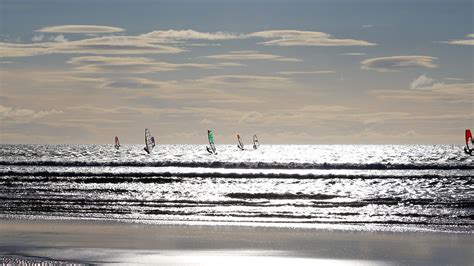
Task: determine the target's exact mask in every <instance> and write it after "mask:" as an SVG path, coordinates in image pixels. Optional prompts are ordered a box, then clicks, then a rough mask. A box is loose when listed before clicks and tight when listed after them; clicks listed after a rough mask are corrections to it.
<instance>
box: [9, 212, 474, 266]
mask: <svg viewBox="0 0 474 266" xmlns="http://www.w3.org/2000/svg"><path fill="white" fill-rule="evenodd" d="M0 243H1V244H0V245H1V246H0V262H1V261H2V260H1V259H3V260H4V261H5V259H11V258H17V259H18V258H19V259H20V260H24V261H28V258H36V259H38V258H44V259H45V261H50V262H54V261H55V260H59V261H68V262H70V261H72V262H83V263H143V262H144V263H147V262H148V263H150V262H159V263H160V264H164V265H187V264H190V262H192V263H197V264H199V263H204V264H215V265H217V264H218V262H220V264H222V263H223V262H222V259H226V260H227V259H231V261H235V262H238V261H241V260H245V261H250V262H254V263H270V262H272V261H273V260H276V261H281V262H283V261H286V263H299V264H305V263H323V264H325V263H328V264H334V263H340V264H345V263H347V265H351V264H364V265H365V264H373V263H375V264H384V263H387V264H392V263H400V264H420V263H421V264H429V265H435V264H456V265H467V264H469V263H472V261H474V255H473V254H471V253H472V252H471V251H472V247H473V246H474V237H473V236H472V234H469V233H465V234H463V233H446V232H443V233H436V232H380V231H374V232H369V231H350V230H344V231H342V230H324V229H315V228H287V227H285V228H283V227H258V226H257V227H251V226H232V225H214V226H212V225H176V224H174V225H171V224H168V225H165V224H161V225H157V224H142V223H125V222H119V221H91V220H44V219H43V220H20V219H16V220H15V219H1V220H0ZM261 260H263V261H261ZM242 263H244V262H242ZM272 263H273V262H272Z"/></svg>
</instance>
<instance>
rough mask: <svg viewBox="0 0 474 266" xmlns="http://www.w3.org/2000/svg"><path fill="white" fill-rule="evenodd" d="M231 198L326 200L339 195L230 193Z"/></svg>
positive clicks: (228, 195)
mask: <svg viewBox="0 0 474 266" xmlns="http://www.w3.org/2000/svg"><path fill="white" fill-rule="evenodd" d="M226 196H227V197H229V198H237V199H285V200H291V199H305V200H324V199H333V198H337V197H339V196H337V195H327V194H303V193H296V194H293V193H228V194H226Z"/></svg>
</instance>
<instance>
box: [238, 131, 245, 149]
mask: <svg viewBox="0 0 474 266" xmlns="http://www.w3.org/2000/svg"><path fill="white" fill-rule="evenodd" d="M237 141H238V142H239V144H237V147H238V148H239V149H240V150H242V151H243V150H244V143H243V142H242V138H241V137H240V135H239V134H237Z"/></svg>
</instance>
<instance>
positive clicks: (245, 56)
mask: <svg viewBox="0 0 474 266" xmlns="http://www.w3.org/2000/svg"><path fill="white" fill-rule="evenodd" d="M204 57H206V58H211V59H222V60H273V61H285V62H299V61H302V60H301V59H297V58H290V57H284V56H281V55H273V54H262V53H259V52H256V51H232V52H228V53H225V54H217V55H208V56H204Z"/></svg>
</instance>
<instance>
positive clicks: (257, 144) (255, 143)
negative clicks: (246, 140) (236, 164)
mask: <svg viewBox="0 0 474 266" xmlns="http://www.w3.org/2000/svg"><path fill="white" fill-rule="evenodd" d="M258 146H260V144H259V143H258V138H257V135H253V148H254V149H258Z"/></svg>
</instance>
